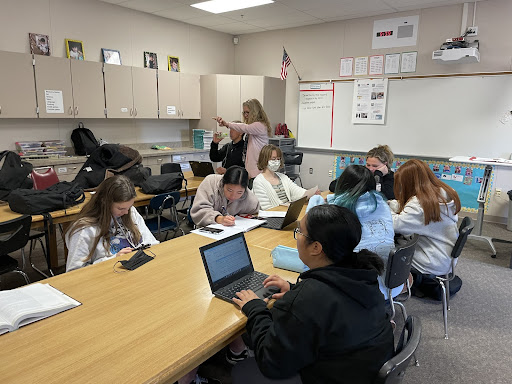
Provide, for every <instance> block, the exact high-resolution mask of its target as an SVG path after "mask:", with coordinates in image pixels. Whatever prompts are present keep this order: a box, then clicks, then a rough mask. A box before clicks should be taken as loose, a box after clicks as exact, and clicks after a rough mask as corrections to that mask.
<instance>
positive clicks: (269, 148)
mask: <svg viewBox="0 0 512 384" xmlns="http://www.w3.org/2000/svg"><path fill="white" fill-rule="evenodd" d="M273 151H276V154H277V157H279V158H280V159H281V168H283V167H284V158H283V151H281V148H279V147H276V146H275V145H273V144H267V145H265V146H264V147H263V148H261V151H260V155H259V156H258V169H259V170H260V171H264V170H265V169H267V166H268V161H269V160H270V158H271V157H272V152H273Z"/></svg>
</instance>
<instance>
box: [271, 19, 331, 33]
mask: <svg viewBox="0 0 512 384" xmlns="http://www.w3.org/2000/svg"><path fill="white" fill-rule="evenodd" d="M322 23H325V21H324V20H320V19H316V20H309V21H302V22H297V23H291V24H282V25H273V26H270V27H266V28H265V29H266V30H267V31H271V30H276V29H288V28H295V27H304V26H306V25H315V24H322Z"/></svg>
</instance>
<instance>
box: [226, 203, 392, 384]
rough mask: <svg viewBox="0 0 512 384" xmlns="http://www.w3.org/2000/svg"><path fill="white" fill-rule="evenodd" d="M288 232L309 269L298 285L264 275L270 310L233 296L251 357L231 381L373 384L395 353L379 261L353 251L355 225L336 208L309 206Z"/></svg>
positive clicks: (250, 296)
mask: <svg viewBox="0 0 512 384" xmlns="http://www.w3.org/2000/svg"><path fill="white" fill-rule="evenodd" d="M294 235H295V238H296V240H297V249H298V252H299V257H300V259H301V260H302V261H303V262H304V264H306V265H307V266H308V267H309V268H310V270H309V271H306V272H304V273H302V274H301V275H300V276H299V278H298V280H297V283H296V284H291V283H289V282H287V281H285V280H284V279H282V278H281V277H279V276H276V275H272V276H269V277H268V278H267V279H266V280H265V281H264V285H265V286H270V285H272V286H277V287H279V288H280V293H277V294H274V295H273V298H274V299H276V302H275V303H274V306H273V307H272V308H271V309H268V308H267V303H266V302H265V301H263V300H261V299H259V298H258V297H257V296H256V295H255V294H254V292H252V291H251V290H247V291H245V290H244V291H241V292H237V297H235V298H234V299H233V300H234V301H235V303H236V304H237V305H238V306H240V308H241V309H242V312H243V313H244V314H246V315H247V325H246V331H247V333H248V335H249V337H250V340H251V343H252V345H253V346H254V353H255V358H249V359H246V360H245V361H243V362H240V363H238V364H237V365H236V366H235V367H234V368H233V371H232V376H233V383H234V384H240V383H243V384H252V383H258V384H266V383H274V382H275V383H287V384H292V383H293V384H295V383H297V384H298V383H303V384H310V383H360V384H361V383H368V384H369V383H373V382H374V380H375V377H376V375H377V372H378V371H379V369H380V368H381V367H382V365H383V364H384V363H385V362H386V361H387V360H388V359H389V358H391V357H392V356H393V354H394V342H393V331H392V328H391V324H390V322H389V319H388V317H387V315H386V313H385V310H384V300H383V299H382V294H381V293H380V291H379V284H378V282H377V276H378V275H380V274H381V273H382V271H383V269H384V264H383V262H382V260H381V259H380V257H378V256H377V255H376V254H374V253H372V252H370V251H368V250H366V249H363V250H361V251H359V252H355V251H354V248H355V247H356V246H357V244H358V243H359V241H360V240H361V224H360V222H359V220H358V219H357V216H356V215H355V214H354V213H352V212H351V211H349V210H348V209H346V208H342V207H339V206H336V205H320V206H317V207H314V208H312V209H311V210H310V211H309V213H308V214H307V215H305V216H304V218H303V219H302V220H301V221H300V222H299V227H298V228H297V229H296V231H295V234H294ZM283 379H286V380H283ZM281 380H282V381H281Z"/></svg>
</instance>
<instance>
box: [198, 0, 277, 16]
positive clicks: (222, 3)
mask: <svg viewBox="0 0 512 384" xmlns="http://www.w3.org/2000/svg"><path fill="white" fill-rule="evenodd" d="M273 2H274V0H211V1H204V2H202V3H196V4H192V5H191V6H192V7H195V8H199V9H202V10H203V11H206V12H211V13H224V12H230V11H236V10H237V9H245V8H251V7H257V6H258V5H264V4H271V3H273Z"/></svg>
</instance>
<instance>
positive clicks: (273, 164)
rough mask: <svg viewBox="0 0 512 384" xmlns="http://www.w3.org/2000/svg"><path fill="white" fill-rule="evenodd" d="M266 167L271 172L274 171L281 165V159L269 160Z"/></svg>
mask: <svg viewBox="0 0 512 384" xmlns="http://www.w3.org/2000/svg"><path fill="white" fill-rule="evenodd" d="M267 167H268V169H270V170H271V171H272V172H275V171H277V170H278V169H279V168H280V167H281V160H269V161H268V165H267Z"/></svg>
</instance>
